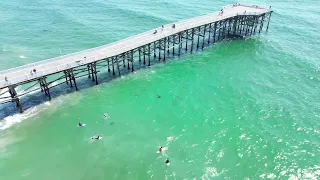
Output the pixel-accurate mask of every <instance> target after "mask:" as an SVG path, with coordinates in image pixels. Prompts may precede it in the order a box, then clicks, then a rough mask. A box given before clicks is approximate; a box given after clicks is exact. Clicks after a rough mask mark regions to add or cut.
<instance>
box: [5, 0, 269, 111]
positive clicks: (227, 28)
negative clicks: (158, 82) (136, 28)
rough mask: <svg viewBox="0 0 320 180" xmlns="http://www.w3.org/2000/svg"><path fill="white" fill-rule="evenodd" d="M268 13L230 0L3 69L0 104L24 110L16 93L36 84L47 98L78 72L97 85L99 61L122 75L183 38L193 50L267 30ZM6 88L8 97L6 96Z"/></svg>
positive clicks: (179, 43)
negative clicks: (107, 40) (194, 14)
mask: <svg viewBox="0 0 320 180" xmlns="http://www.w3.org/2000/svg"><path fill="white" fill-rule="evenodd" d="M271 14H272V10H271V7H267V8H266V7H260V6H256V5H240V4H237V5H228V6H225V7H224V8H223V9H222V10H221V11H219V12H215V13H212V14H208V15H204V16H200V17H195V18H191V19H187V20H184V21H181V22H176V23H172V24H169V25H165V26H163V27H159V28H157V29H152V30H150V31H148V32H145V33H141V34H138V35H135V36H132V37H129V38H126V39H123V40H120V41H117V42H114V43H111V44H107V45H104V46H100V47H96V48H92V49H88V50H85V51H81V52H77V53H73V54H68V55H65V56H60V57H57V58H52V59H48V60H44V61H39V62H36V63H32V64H27V65H24V66H21V67H17V68H13V69H9V70H5V71H1V72H0V90H2V91H0V103H8V102H16V105H17V107H18V108H19V110H20V112H22V111H23V110H22V106H21V104H20V101H19V97H21V96H22V95H25V94H27V93H28V92H31V91H29V90H32V91H34V87H38V90H39V88H40V89H41V91H44V93H45V95H47V96H48V97H49V99H51V97H50V89H51V88H53V87H55V86H56V85H53V82H54V81H59V80H63V82H65V83H67V84H68V85H69V84H70V86H71V87H73V86H74V87H75V88H76V90H77V89H78V88H77V85H76V78H78V77H83V76H88V77H89V78H91V79H92V81H95V82H96V84H98V78H97V72H99V71H97V66H98V67H103V66H105V67H107V68H106V69H107V70H108V72H110V74H111V73H112V75H113V76H115V74H116V73H115V72H117V73H119V75H120V72H121V70H120V67H123V68H124V67H126V68H128V69H129V70H131V71H134V67H135V66H136V62H138V61H139V62H142V61H143V64H144V65H146V64H147V65H149V66H150V61H151V55H152V58H153V59H154V60H155V59H159V60H160V59H161V60H163V61H165V60H166V55H167V56H168V55H169V50H171V51H172V54H173V55H180V54H181V50H182V48H183V47H182V46H183V44H184V43H185V48H184V49H185V50H186V51H187V50H188V48H189V49H190V51H193V50H194V49H195V48H196V49H198V48H199V47H200V48H203V47H204V45H205V44H210V43H211V42H213V43H214V42H217V41H220V40H223V39H226V38H230V37H235V36H241V37H243V36H251V35H255V34H257V33H260V32H261V31H263V27H264V22H267V25H265V29H266V31H267V30H268V27H269V22H270V18H271ZM155 32H156V33H155ZM206 42H207V43H206ZM175 48H176V52H174V51H175ZM146 59H147V62H146ZM130 64H131V67H130ZM59 74H61V76H60V77H59V78H57V79H55V80H53V81H51V82H47V81H46V79H47V77H49V76H51V75H59ZM27 83H36V84H38V85H40V86H36V84H34V85H32V86H31V87H29V88H28V89H26V90H24V93H22V94H18V93H17V92H16V90H15V88H16V87H17V86H19V85H22V84H27ZM59 84H62V83H59ZM5 92H9V94H10V96H4V94H5Z"/></svg>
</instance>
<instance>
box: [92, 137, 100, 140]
mask: <svg viewBox="0 0 320 180" xmlns="http://www.w3.org/2000/svg"><path fill="white" fill-rule="evenodd" d="M102 138H103V137H101V136H100V137H99V139H96V137H91V139H92V140H100V139H102Z"/></svg>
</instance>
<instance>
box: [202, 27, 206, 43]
mask: <svg viewBox="0 0 320 180" xmlns="http://www.w3.org/2000/svg"><path fill="white" fill-rule="evenodd" d="M206 31H207V24H206V25H204V28H203V40H202V49H203V48H204V42H205V38H206Z"/></svg>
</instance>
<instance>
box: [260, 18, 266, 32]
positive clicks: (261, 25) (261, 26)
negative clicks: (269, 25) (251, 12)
mask: <svg viewBox="0 0 320 180" xmlns="http://www.w3.org/2000/svg"><path fill="white" fill-rule="evenodd" d="M264 16H265V14H263V15H262V19H261V24H260V29H259V34H260V32H261V31H262V28H263V23H264Z"/></svg>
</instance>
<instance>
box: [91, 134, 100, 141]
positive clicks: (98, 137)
mask: <svg viewBox="0 0 320 180" xmlns="http://www.w3.org/2000/svg"><path fill="white" fill-rule="evenodd" d="M101 138H102V137H101V136H100V135H98V136H97V137H92V138H91V139H96V140H99V139H101Z"/></svg>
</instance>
